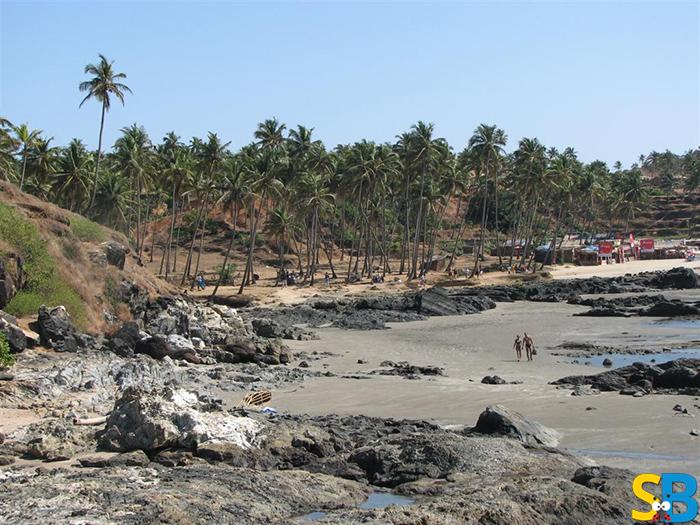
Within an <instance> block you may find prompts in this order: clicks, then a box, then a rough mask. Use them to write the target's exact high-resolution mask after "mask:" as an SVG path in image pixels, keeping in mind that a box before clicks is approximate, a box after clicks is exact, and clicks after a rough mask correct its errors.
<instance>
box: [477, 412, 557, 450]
mask: <svg viewBox="0 0 700 525" xmlns="http://www.w3.org/2000/svg"><path fill="white" fill-rule="evenodd" d="M471 431H472V432H476V433H478V434H497V435H501V436H508V437H513V438H515V439H517V440H519V441H522V442H523V443H526V444H528V445H534V446H545V447H556V446H557V444H558V443H559V433H558V432H556V431H555V430H552V429H550V428H547V427H545V426H543V425H541V424H539V423H537V422H535V421H531V420H529V419H527V418H526V417H525V416H523V415H522V414H520V413H518V412H515V411H514V410H510V409H508V408H506V407H504V406H502V405H493V406H489V407H486V410H484V411H483V412H482V413H481V415H480V416H479V420H478V421H477V422H476V426H475V427H474V428H472V429H471Z"/></svg>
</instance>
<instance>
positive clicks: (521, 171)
mask: <svg viewBox="0 0 700 525" xmlns="http://www.w3.org/2000/svg"><path fill="white" fill-rule="evenodd" d="M513 156H514V170H515V172H516V174H517V180H518V187H519V191H520V192H521V194H522V195H523V198H524V199H525V203H526V205H525V207H524V211H525V213H526V218H525V225H524V232H525V245H524V246H523V251H522V255H521V259H520V264H524V263H525V258H526V257H527V254H528V252H529V249H530V244H531V242H532V238H533V232H534V224H535V216H536V214H537V208H538V206H539V203H540V198H541V196H542V195H541V190H542V186H543V178H544V176H545V173H546V168H547V157H546V148H545V147H544V145H543V144H542V143H540V141H539V140H537V139H536V138H523V139H521V140H520V142H519V143H518V149H517V150H516V151H515V153H514V155H513Z"/></svg>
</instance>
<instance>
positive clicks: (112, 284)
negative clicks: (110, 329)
mask: <svg viewBox="0 0 700 525" xmlns="http://www.w3.org/2000/svg"><path fill="white" fill-rule="evenodd" d="M104 297H105V300H106V301H107V304H109V306H110V309H111V310H112V312H116V311H117V309H118V308H119V305H120V304H122V303H123V302H124V301H123V300H122V298H121V294H120V293H119V285H118V284H117V282H116V281H115V280H114V279H113V278H112V276H111V275H108V276H107V277H105V283H104Z"/></svg>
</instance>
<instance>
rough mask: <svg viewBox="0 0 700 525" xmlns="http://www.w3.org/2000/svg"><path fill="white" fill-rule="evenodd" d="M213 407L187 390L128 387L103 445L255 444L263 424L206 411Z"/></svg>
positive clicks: (129, 447) (110, 420)
mask: <svg viewBox="0 0 700 525" xmlns="http://www.w3.org/2000/svg"><path fill="white" fill-rule="evenodd" d="M210 408H211V407H210V406H207V405H206V404H205V403H203V402H202V401H201V400H200V399H199V398H197V396H196V395H195V394H191V393H189V392H186V391H184V390H171V389H164V390H154V391H151V392H145V391H143V390H140V389H138V388H128V389H127V390H126V391H125V392H124V394H123V395H122V396H121V397H120V398H119V399H118V400H117V401H116V403H115V406H114V410H113V411H112V412H111V413H110V415H109V417H108V418H107V423H106V426H105V430H104V432H102V433H101V435H100V436H99V443H100V446H102V447H103V448H105V449H106V450H111V451H115V452H128V451H131V450H138V449H140V450H144V451H149V450H155V449H160V448H165V447H175V448H186V449H194V448H196V446H197V445H198V444H200V443H203V442H205V441H209V440H218V441H226V442H231V443H235V444H237V445H238V446H241V447H242V448H248V447H250V446H251V444H252V442H253V440H254V439H255V436H256V435H257V434H258V432H259V431H260V430H261V428H262V426H261V425H260V423H258V422H257V421H255V420H253V419H250V418H247V417H235V416H231V415H229V414H226V413H224V412H205V410H207V409H210Z"/></svg>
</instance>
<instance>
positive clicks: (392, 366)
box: [370, 361, 445, 379]
mask: <svg viewBox="0 0 700 525" xmlns="http://www.w3.org/2000/svg"><path fill="white" fill-rule="evenodd" d="M379 366H381V367H383V369H381V370H372V371H371V372H370V374H378V375H382V376H401V377H404V378H406V379H420V377H421V376H444V375H445V370H444V368H440V367H439V366H432V365H427V366H419V365H412V364H411V363H409V362H408V361H399V362H398V363H395V362H394V361H382V362H381V363H379Z"/></svg>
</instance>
